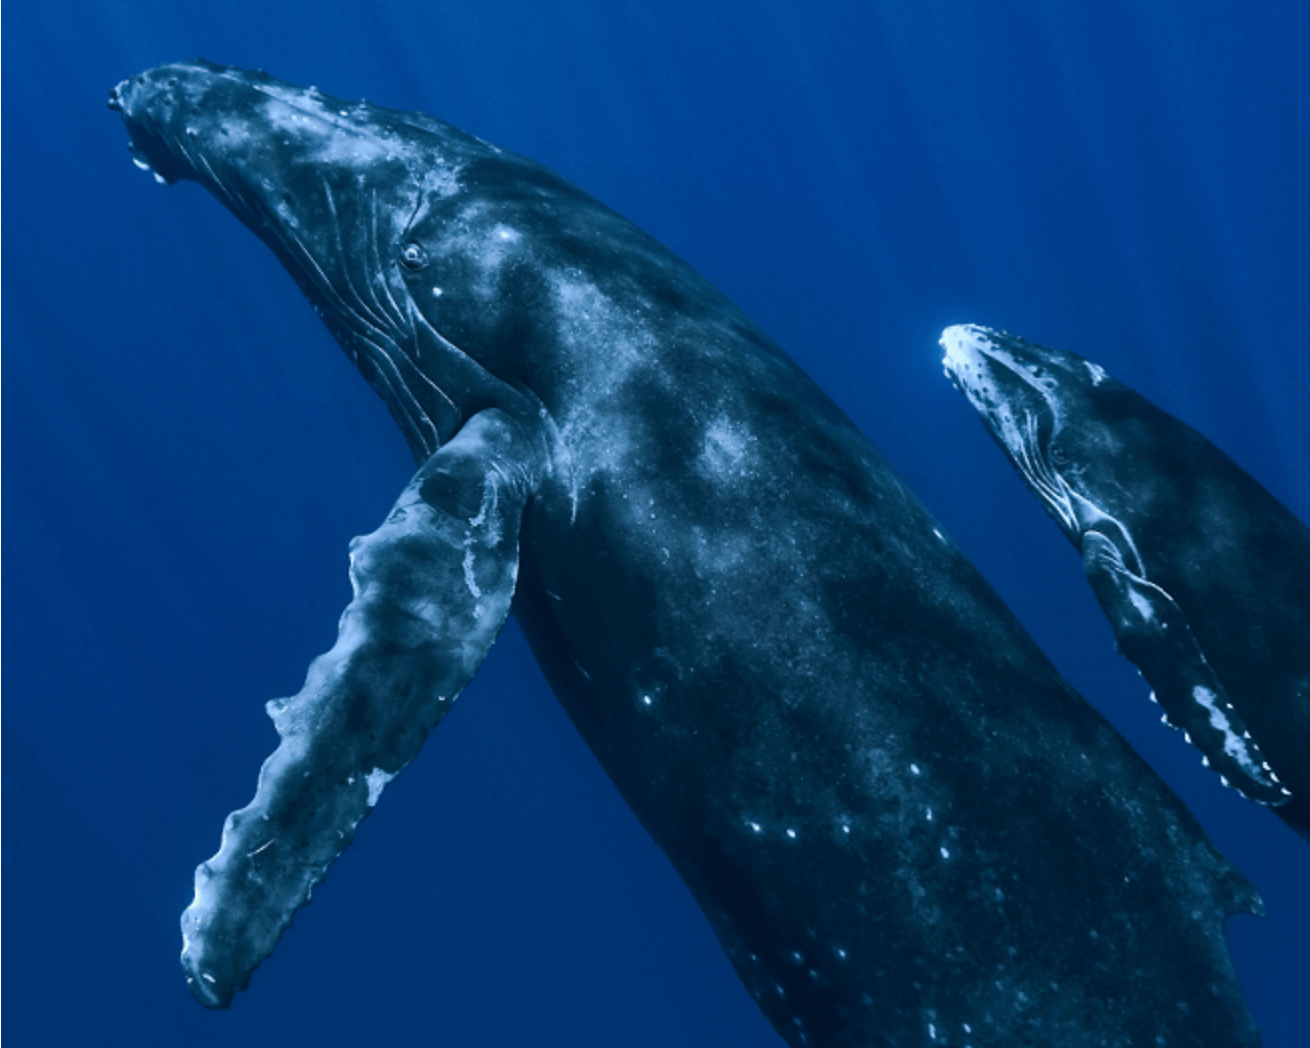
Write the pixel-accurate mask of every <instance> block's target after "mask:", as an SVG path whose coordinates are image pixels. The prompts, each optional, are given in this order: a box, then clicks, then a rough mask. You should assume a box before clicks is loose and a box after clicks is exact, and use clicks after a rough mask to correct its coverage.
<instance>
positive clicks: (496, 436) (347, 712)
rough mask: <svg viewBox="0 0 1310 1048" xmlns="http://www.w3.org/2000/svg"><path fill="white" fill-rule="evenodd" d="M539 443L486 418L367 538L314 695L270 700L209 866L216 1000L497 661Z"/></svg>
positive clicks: (210, 955) (499, 417)
mask: <svg viewBox="0 0 1310 1048" xmlns="http://www.w3.org/2000/svg"><path fill="white" fill-rule="evenodd" d="M530 448H531V445H530V444H529V443H528V442H527V441H525V440H524V439H523V433H522V430H521V429H520V427H519V426H518V425H517V424H516V423H515V422H513V421H512V420H510V419H509V418H508V417H507V416H506V415H505V414H504V413H503V412H500V411H486V412H483V413H481V414H479V415H476V416H474V418H473V419H471V420H470V421H469V422H468V423H467V424H466V425H465V426H464V428H463V429H462V430H461V431H460V432H459V433H458V435H457V436H456V437H455V438H454V439H453V440H451V441H450V442H449V443H448V444H447V445H446V446H445V447H443V448H442V449H441V450H440V451H438V452H436V453H435V454H434V455H433V456H432V457H431V458H430V459H428V461H427V462H426V463H425V464H424V465H423V466H422V468H421V469H420V470H419V471H418V473H417V474H416V475H415V477H414V479H413V480H412V481H411V482H410V483H409V485H408V486H407V487H406V488H405V490H404V492H403V493H402V494H401V496H400V498H399V500H398V501H397V502H396V505H395V507H394V508H393V509H392V511H391V513H390V514H389V515H388V517H387V519H386V522H385V523H384V524H383V525H382V526H381V527H380V528H378V529H377V530H376V531H375V532H373V533H372V534H371V535H365V536H363V537H362V538H357V539H355V540H354V542H353V543H352V544H351V550H350V580H351V584H352V586H353V588H354V593H355V597H354V600H352V601H351V603H350V605H349V606H348V607H347V608H346V610H345V613H344V614H343V615H342V617H341V625H340V632H339V634H338V636H337V642H336V644H335V645H334V646H333V648H332V650H331V651H329V652H328V653H327V654H325V655H321V656H320V657H319V658H317V659H315V660H314V662H313V663H312V664H311V665H310V667H309V673H308V676H307V678H306V681H305V686H304V687H303V688H302V689H301V690H300V693H299V694H298V695H295V696H294V697H292V698H290V699H276V700H274V701H273V702H270V703H269V704H268V712H269V715H270V716H271V717H272V718H273V723H274V724H275V725H276V727H277V730H278V734H279V735H281V736H282V741H281V743H280V744H279V745H278V748H277V749H276V750H275V751H274V753H273V754H272V756H270V757H269V758H268V760H266V761H265V762H264V766H263V768H262V769H261V770H260V773H259V787H258V790H257V791H256V793H255V798H254V800H253V801H251V803H250V804H249V805H247V806H246V807H245V808H243V809H241V810H240V811H237V812H233V813H232V814H231V815H229V816H228V818H227V822H226V824H225V825H224V827H223V841H222V845H221V847H220V849H219V852H218V854H217V855H215V856H214V857H213V858H212V859H210V860H209V861H208V862H205V863H202V864H201V865H200V866H199V867H198V868H197V870H196V894H195V900H194V901H193V902H192V903H191V905H190V906H189V907H188V908H187V910H186V912H185V913H183V915H182V936H183V949H182V965H183V968H184V970H185V971H186V975H187V981H188V983H189V984H190V986H191V990H192V992H193V993H194V994H195V995H196V996H197V997H198V998H199V999H200V1000H201V1001H202V1002H203V1003H204V1004H206V1005H208V1006H210V1007H213V1008H222V1007H226V1006H227V1005H228V1003H230V1001H231V999H232V995H233V994H234V993H235V992H236V991H237V990H238V989H244V988H245V986H246V984H247V982H248V981H249V979H250V973H251V972H252V971H253V970H254V969H255V968H256V967H257V966H258V965H259V964H260V962H261V961H263V960H264V959H265V958H266V957H267V956H268V955H269V954H270V953H272V951H273V947H274V946H275V945H276V944H277V941H278V939H279V938H280V937H281V935H282V932H283V931H284V930H285V929H286V927H287V926H288V925H289V924H290V923H291V919H292V916H293V915H294V914H295V911H296V910H297V909H299V908H300V907H301V906H302V905H304V903H305V902H307V901H308V900H309V895H310V891H311V890H312V889H313V887H314V885H315V884H317V883H318V882H319V881H321V880H322V879H323V877H324V875H325V873H326V872H327V868H328V866H329V865H330V864H331V863H332V861H333V860H334V859H336V857H337V856H338V855H340V854H341V852H342V851H343V850H344V849H345V847H346V846H347V845H348V844H349V843H350V842H351V840H352V839H353V838H354V834H355V827H356V826H357V825H358V824H359V822H360V820H361V819H363V818H364V816H365V815H367V814H368V812H369V810H370V809H371V808H372V807H373V805H374V804H375V803H376V802H377V799H378V796H379V794H380V793H381V792H382V788H383V786H385V785H386V784H387V783H388V782H389V781H390V780H391V779H392V778H394V777H395V775H396V773H397V772H399V771H400V769H401V768H403V767H404V766H405V765H406V764H408V763H409V762H410V761H411V760H413V758H414V757H415V756H416V755H417V753H418V751H419V747H421V746H422V745H423V740H424V739H426V738H427V735H428V733H429V732H430V731H431V730H432V728H433V727H435V726H436V724H437V722H438V721H439V720H441V718H442V716H444V715H445V713H446V711H447V710H448V709H449V708H450V706H451V702H452V700H453V699H454V698H455V696H456V695H458V694H459V692H460V691H461V690H462V689H463V688H464V686H465V685H466V684H467V683H468V682H469V680H470V679H471V678H472V676H473V674H474V672H475V671H476V670H477V668H478V666H479V665H480V664H481V663H482V660H483V659H484V658H485V657H486V655H487V652H488V651H489V650H490V648H491V645H492V643H493V642H494V641H495V639H496V635H497V633H499V632H500V628H501V626H502V625H504V622H505V619H506V618H507V617H508V615H509V610H510V602H511V599H512V598H513V595H514V585H515V580H516V578H517V575H518V562H519V525H520V520H521V518H522V513H523V507H524V505H525V503H526V501H527V498H528V496H529V495H530V494H531V491H532V486H533V481H534V478H535V471H534V469H533V466H534V463H535V460H534V457H533V455H532V454H531V453H530Z"/></svg>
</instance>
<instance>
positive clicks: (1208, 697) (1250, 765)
mask: <svg viewBox="0 0 1310 1048" xmlns="http://www.w3.org/2000/svg"><path fill="white" fill-rule="evenodd" d="M1192 701H1193V702H1195V703H1196V704H1197V705H1198V706H1200V707H1201V708H1202V709H1204V710H1205V711H1206V712H1208V713H1209V714H1210V727H1212V728H1214V729H1215V731H1218V732H1220V733H1222V734H1223V737H1224V753H1226V754H1228V756H1230V757H1232V758H1233V760H1235V761H1236V762H1237V763H1238V764H1240V765H1241V766H1242V770H1243V771H1245V772H1247V773H1248V774H1249V775H1250V776H1251V777H1252V778H1255V779H1260V778H1263V776H1262V775H1261V774H1260V769H1259V768H1257V767H1256V765H1255V762H1254V761H1253V760H1251V753H1250V749H1249V747H1247V746H1245V745H1244V744H1243V741H1242V739H1241V737H1239V736H1238V734H1237V732H1235V731H1234V730H1233V724H1232V721H1230V720H1229V719H1228V717H1227V716H1225V714H1224V711H1223V710H1222V709H1220V705H1221V700H1220V698H1219V696H1218V695H1216V694H1215V693H1214V692H1213V691H1211V690H1210V689H1209V688H1207V687H1205V686H1204V685H1201V684H1198V685H1196V687H1194V688H1193V689H1192ZM1265 767H1266V769H1267V768H1268V765H1265Z"/></svg>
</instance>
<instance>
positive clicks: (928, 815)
mask: <svg viewBox="0 0 1310 1048" xmlns="http://www.w3.org/2000/svg"><path fill="white" fill-rule="evenodd" d="M924 814H925V815H926V816H927V818H928V821H929V822H932V809H931V808H929V809H928V810H927V811H926V812H925V813H924Z"/></svg>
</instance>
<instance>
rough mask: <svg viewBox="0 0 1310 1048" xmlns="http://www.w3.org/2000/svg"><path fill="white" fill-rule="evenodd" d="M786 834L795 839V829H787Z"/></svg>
mask: <svg viewBox="0 0 1310 1048" xmlns="http://www.w3.org/2000/svg"><path fill="white" fill-rule="evenodd" d="M787 836H788V837H790V838H791V839H792V840H795V839H796V831H795V830H788V831H787Z"/></svg>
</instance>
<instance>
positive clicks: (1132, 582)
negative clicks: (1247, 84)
mask: <svg viewBox="0 0 1310 1048" xmlns="http://www.w3.org/2000/svg"><path fill="white" fill-rule="evenodd" d="M941 345H942V347H943V349H944V350H945V357H944V365H945V369H946V373H947V375H948V376H949V377H950V378H951V379H952V380H953V381H954V382H955V384H956V386H957V387H958V388H959V389H960V390H961V391H962V392H963V393H965V395H966V396H967V397H968V398H969V401H970V403H971V404H972V405H973V406H974V408H976V409H977V411H978V413H979V415H980V416H981V417H982V420H983V423H984V424H985V426H986V427H987V430H988V431H989V432H990V433H991V434H992V436H993V437H994V438H995V439H996V441H997V443H998V444H1000V446H1001V448H1002V449H1003V450H1004V451H1005V453H1006V454H1007V455H1008V456H1009V459H1010V461H1011V463H1012V464H1013V465H1014V467H1015V469H1016V470H1017V471H1018V473H1019V475H1020V476H1021V477H1022V478H1023V479H1024V481H1025V482H1026V483H1027V485H1028V487H1029V489H1030V490H1031V491H1032V492H1033V493H1034V494H1035V495H1036V496H1037V498H1038V499H1039V501H1040V502H1041V503H1042V505H1043V506H1044V507H1045V508H1046V510H1047V512H1048V513H1050V515H1051V516H1052V517H1053V518H1054V519H1055V521H1056V523H1058V524H1059V525H1060V527H1061V529H1062V530H1063V531H1064V533H1065V534H1066V535H1067V536H1068V537H1069V538H1070V540H1071V541H1072V542H1073V543H1074V545H1075V546H1077V547H1079V548H1080V549H1081V551H1082V555H1083V570H1084V571H1085V573H1086V575H1087V580H1088V582H1089V583H1091V586H1092V589H1093V591H1094V592H1095V594H1096V598H1097V600H1098V601H1099V602H1100V605H1101V608H1102V609H1103V610H1104V612H1105V614H1106V615H1107V616H1108V618H1109V619H1110V622H1111V624H1112V625H1113V626H1114V631H1115V636H1116V640H1117V646H1118V648H1119V650H1120V651H1121V652H1122V653H1123V654H1124V655H1125V656H1126V657H1127V658H1129V659H1130V660H1131V661H1132V662H1133V663H1134V664H1135V665H1136V666H1137V667H1138V669H1139V670H1141V672H1142V675H1143V676H1144V677H1145V678H1146V680H1147V682H1148V683H1149V684H1150V685H1151V688H1152V689H1153V696H1152V697H1153V698H1154V699H1155V701H1157V702H1158V703H1159V704H1160V706H1161V707H1162V709H1163V711H1164V712H1163V720H1164V721H1165V723H1167V724H1170V725H1172V726H1173V727H1175V728H1179V729H1181V730H1182V731H1184V732H1185V733H1186V736H1187V739H1188V741H1190V742H1192V743H1194V744H1195V745H1196V746H1197V748H1198V749H1200V751H1201V753H1202V754H1203V757H1202V759H1203V760H1204V761H1205V762H1206V764H1207V765H1208V766H1209V767H1211V768H1212V769H1214V770H1215V771H1216V772H1218V773H1219V775H1220V776H1221V777H1222V779H1223V781H1224V782H1225V783H1226V784H1228V785H1231V786H1233V787H1235V788H1236V789H1238V790H1239V791H1241V792H1242V794H1243V795H1245V796H1247V797H1249V798H1250V799H1252V800H1256V801H1259V802H1261V803H1263V804H1267V805H1270V806H1272V808H1273V812H1274V814H1275V815H1277V816H1278V817H1279V818H1280V819H1282V820H1283V821H1284V822H1286V823H1287V824H1288V825H1289V826H1291V827H1292V828H1293V829H1294V830H1296V832H1297V833H1299V834H1300V835H1301V836H1302V837H1305V838H1306V839H1307V840H1310V530H1308V529H1307V528H1306V526H1305V525H1304V524H1302V523H1301V521H1299V520H1297V518H1296V517H1295V516H1293V515H1292V514H1291V513H1290V512H1289V511H1288V510H1287V509H1286V508H1284V507H1283V506H1282V504H1281V503H1279V502H1278V500H1277V499H1275V498H1274V497H1273V496H1272V495H1271V494H1270V493H1269V492H1268V491H1266V490H1265V489H1264V488H1263V487H1262V486H1261V485H1260V484H1259V483H1258V482H1257V481H1256V480H1254V479H1253V478H1252V477H1251V476H1250V475H1249V474H1247V473H1246V471H1245V470H1243V469H1242V468H1241V467H1240V466H1238V465H1237V464H1236V463H1235V462H1233V460H1232V459H1230V458H1229V457H1228V456H1227V455H1225V454H1224V453H1223V452H1222V451H1220V450H1219V449H1218V448H1217V447H1215V446H1214V445H1213V444H1212V443H1210V441H1209V440H1207V439H1206V438H1205V437H1204V436H1202V435H1201V434H1200V433H1198V432H1197V431H1196V430H1195V429H1193V428H1192V427H1191V426H1189V425H1187V424H1186V423H1185V422H1182V421H1180V420H1179V419H1176V418H1174V417H1173V416H1172V415H1170V414H1168V413H1166V412H1164V411H1162V410H1160V408H1158V407H1156V406H1155V405H1154V404H1152V403H1151V402H1150V401H1148V400H1147V399H1146V398H1145V397H1143V396H1142V395H1141V394H1139V393H1137V392H1135V391H1134V390H1132V389H1130V388H1129V387H1127V386H1125V385H1124V384H1123V383H1122V382H1118V381H1116V380H1115V379H1113V378H1111V377H1110V376H1109V375H1108V374H1106V372H1105V370H1104V369H1103V368H1101V367H1100V366H1099V365H1097V364H1094V363H1092V362H1091V361H1089V360H1086V359H1084V358H1083V357H1080V356H1078V355H1077V354H1074V353H1068V352H1065V351H1063V350H1058V349H1048V348H1047V347H1045V346H1039V345H1036V344H1034V343H1032V342H1027V341H1025V340H1024V339H1022V338H1018V337H1016V336H1014V335H1010V334H1005V333H998V332H996V331H991V330H989V329H987V328H982V327H977V326H974V325H960V326H956V327H951V328H948V329H947V330H946V331H945V333H944V334H943V335H942V338H941Z"/></svg>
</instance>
